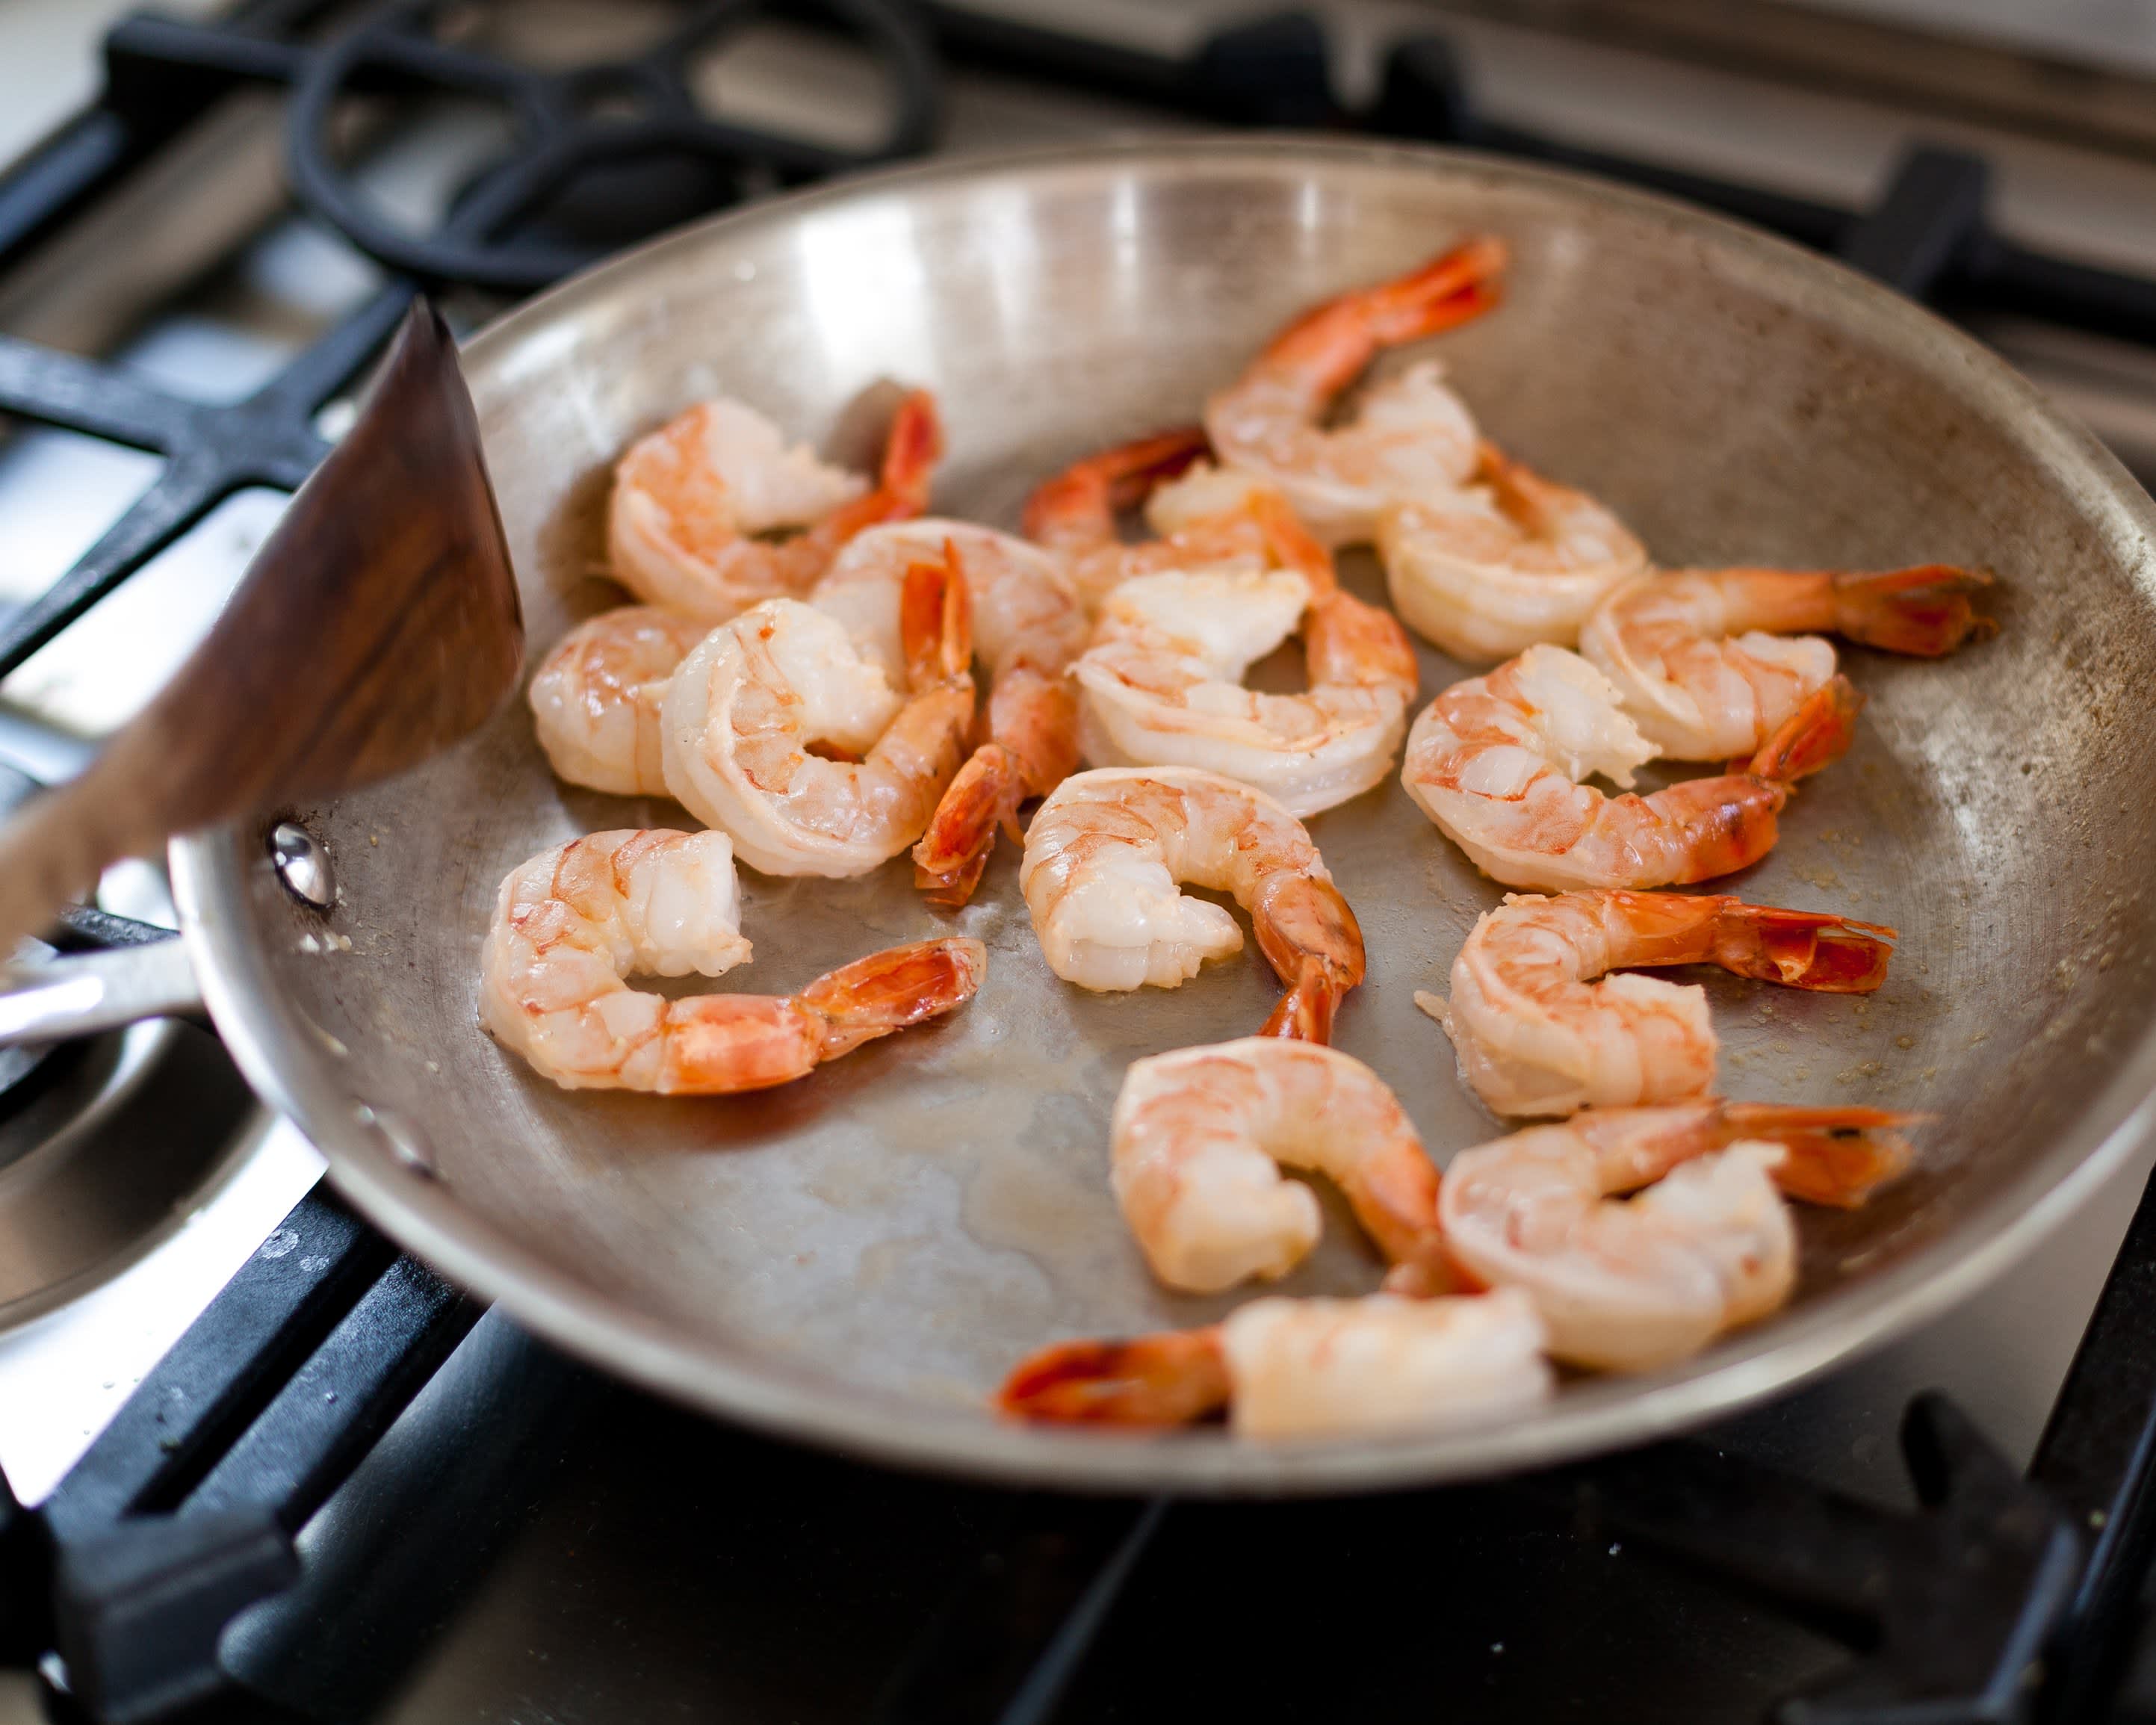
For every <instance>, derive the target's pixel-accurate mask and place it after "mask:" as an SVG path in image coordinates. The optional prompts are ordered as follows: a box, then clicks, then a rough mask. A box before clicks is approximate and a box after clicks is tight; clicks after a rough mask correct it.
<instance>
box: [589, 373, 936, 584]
mask: <svg viewBox="0 0 2156 1725" xmlns="http://www.w3.org/2000/svg"><path fill="white" fill-rule="evenodd" d="M942 449H943V433H942V427H941V426H940V425H939V424H938V423H937V418H936V398H934V397H933V396H932V395H930V394H929V393H927V391H926V390H916V391H915V392H914V393H912V394H911V395H909V396H907V397H906V399H905V400H904V401H903V402H901V403H900V405H899V408H898V412H897V413H896V415H895V416H894V417H893V418H892V420H891V431H890V433H889V435H888V437H887V439H886V440H885V444H884V454H883V470H882V472H881V474H880V476H879V483H878V484H877V485H876V488H875V490H869V489H868V487H867V485H865V482H864V481H863V480H861V479H860V476H859V475H855V474H851V473H848V472H846V471H844V470H843V469H840V468H836V467H832V466H829V465H827V464H825V463H824V462H823V461H820V460H819V459H817V458H816V455H815V453H814V451H813V450H812V449H809V448H808V445H807V444H794V445H793V447H792V448H790V449H789V448H788V447H787V444H786V439H785V434H783V432H781V431H780V430H779V429H778V427H777V426H775V425H773V424H772V423H771V422H770V421H769V420H768V419H767V418H764V417H763V416H762V414H761V413H757V411H756V410H755V409H754V408H749V407H746V406H744V405H743V404H742V403H740V402H737V401H731V400H719V401H711V402H706V403H702V404H701V406H698V407H693V408H690V409H689V411H688V412H686V413H683V414H681V415H680V417H679V418H675V419H673V420H670V421H669V422H668V423H667V424H665V425H662V426H661V427H660V429H658V430H656V431H654V432H653V433H652V434H650V435H649V437H646V438H644V439H641V440H640V441H639V442H638V443H636V444H632V445H631V446H630V449H629V453H628V454H625V455H624V456H623V457H622V458H621V462H620V465H619V466H617V467H616V468H615V470H614V485H613V498H612V501H610V503H609V504H608V510H607V554H608V559H609V560H610V562H612V564H613V575H614V578H615V579H616V580H617V581H619V582H620V583H621V584H622V585H623V586H624V587H626V588H629V591H630V592H631V593H634V594H636V595H637V597H638V598H642V599H646V600H649V602H650V603H653V604H654V605H664V606H666V607H667V608H670V609H672V610H675V611H682V612H685V613H687V614H689V615H690V616H692V617H701V618H702V619H704V620H705V621H706V623H707V624H714V623H723V622H725V621H726V619H728V618H730V617H732V616H734V615H736V614H737V613H739V612H741V611H743V610H745V609H747V608H748V607H749V606H751V605H753V604H755V603H757V602H758V601H759V600H762V599H767V598H778V597H788V598H800V597H801V596H802V595H803V594H804V593H807V592H808V589H809V588H811V587H813V586H814V585H815V583H816V580H817V578H818V577H819V576H820V575H822V574H823V572H824V570H825V568H826V567H829V564H830V562H831V559H832V558H833V557H834V556H835V555H837V553H838V552H839V547H842V546H844V544H845V542H847V541H848V540H849V539H850V538H852V537H853V536H854V535H855V534H856V533H858V532H860V531H861V530H862V529H863V528H864V527H869V526H874V525H875V523H876V522H878V521H895V520H901V519H903V518H904V517H906V516H916V515H919V514H920V513H921V511H922V510H923V509H924V508H926V507H927V503H928V483H929V480H930V477H931V475H932V474H933V472H934V470H935V466H936V460H937V457H938V456H939V455H940V454H942Z"/></svg>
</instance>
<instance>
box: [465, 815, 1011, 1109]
mask: <svg viewBox="0 0 2156 1725" xmlns="http://www.w3.org/2000/svg"><path fill="white" fill-rule="evenodd" d="M748 956H749V943H748V942H747V941H745V940H743V939H742V936H741V928H740V904H739V901H738V899H737V896H736V893H735V882H734V864H733V851H732V848H731V846H730V845H728V843H727V841H726V834H724V833H716V832H704V833H673V832H663V831H655V832H613V833H593V834H591V835H590V836H589V837H588V838H583V839H571V840H570V841H569V842H568V843H567V844H566V845H557V846H555V847H554V849H552V850H547V851H542V852H541V853H540V854H539V855H537V856H535V857H533V858H532V859H531V860H530V861H528V862H526V863H525V864H523V865H521V866H520V867H518V868H516V869H514V870H511V872H510V875H509V876H508V878H507V879H506V880H504V881H503V882H502V883H501V894H500V899H499V901H497V903H496V905H495V913H494V922H493V923H492V924H491V925H490V927H489V928H488V930H487V935H486V944H485V948H484V950H483V952H482V956H481V957H480V1013H481V1015H482V1017H483V1018H484V1019H485V1023H486V1026H487V1028H488V1029H490V1030H491V1031H492V1032H493V1033H494V1034H495V1038H496V1039H497V1040H499V1041H500V1042H501V1043H502V1044H503V1045H504V1046H506V1047H508V1048H512V1049H514V1050H516V1052H517V1053H519V1054H521V1055H523V1056H524V1058H525V1059H526V1060H528V1061H530V1062H531V1065H532V1067H533V1069H534V1070H536V1071H538V1072H539V1073H540V1074H541V1075H542V1076H545V1077H547V1078H551V1079H552V1080H553V1081H554V1082H555V1083H557V1084H558V1085H560V1086H562V1087H563V1088H564V1089H566V1090H586V1089H598V1090H640V1091H658V1092H660V1094H662V1095H669V1096H711V1095H719V1094H724V1093H727V1092H731V1091H749V1090H762V1089H764V1088H766V1087H767V1086H771V1085H774V1084H784V1083H786V1082H787V1081H788V1080H790V1079H795V1078H799V1077H802V1076H804V1075H805V1074H807V1073H808V1072H810V1071H813V1070H814V1069H815V1068H816V1067H817V1066H819V1065H822V1064H823V1063H824V1061H826V1060H836V1059H837V1058H838V1057H839V1055H843V1054H847V1053H850V1052H851V1051H852V1050H854V1049H856V1048H858V1047H860V1045H861V1044H862V1043H864V1042H867V1041H869V1040H872V1039H873V1038H875V1037H878V1036H887V1035H889V1034H891V1032H892V1031H894V1030H901V1029H905V1028H906V1026H907V1025H909V1024H920V1023H921V1022H922V1021H923V1020H924V1019H932V1018H938V1017H941V1016H942V1014H945V1013H947V1012H951V1011H952V1010H954V1009H957V1007H960V1006H962V1005H963V1004H965V1003H966V1002H967V1001H968V1000H969V999H972V998H973V991H974V990H975V989H976V988H978V987H979V986H980V982H981V978H982V975H983V973H984V972H985V970H986V968H987V965H988V953H987V950H986V948H984V947H983V946H982V945H981V944H980V942H978V941H969V940H942V941H921V942H916V943H914V944H913V945H911V946H905V947H892V948H891V949H890V950H889V951H887V952H876V953H872V954H870V956H869V957H865V958H860V959H857V960H855V962H854V963H851V964H849V965H846V966H844V968H841V969H839V970H834V971H833V972H831V973H830V974H829V975H828V976H824V977H819V978H817V980H816V981H814V982H813V983H810V984H809V985H808V987H807V988H803V990H802V991H801V992H800V993H798V994H792V995H769V994H692V995H690V996H689V997H687V998H686V999H680V1000H667V999H663V998H661V997H660V996H659V995H657V994H647V993H643V992H642V991H640V990H639V989H635V988H630V987H629V984H628V983H627V981H626V980H625V978H628V977H629V976H632V975H650V976H687V975H690V973H696V974H698V975H702V976H720V975H722V974H724V973H726V971H728V970H730V969H731V968H733V967H734V966H735V965H737V964H741V963H746V962H747V958H748Z"/></svg>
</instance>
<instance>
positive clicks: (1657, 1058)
mask: <svg viewBox="0 0 2156 1725" xmlns="http://www.w3.org/2000/svg"><path fill="white" fill-rule="evenodd" d="M1893 939H1894V931H1893V930H1892V929H1891V928H1885V927H1881V926H1880V925H1878V924H1876V923H1872V922H1852V921H1851V920H1850V919H1849V918H1847V917H1844V916H1826V915H1823V914H1821V913H1819V912H1816V911H1784V910H1776V909H1773V908H1771V907H1769V906H1764V905H1748V904H1746V903H1744V902H1743V901H1742V900H1740V899H1736V898H1732V897H1729V896H1727V895H1723V894H1712V893H1700V894H1690V895H1687V894H1680V893H1659V892H1568V893H1564V894H1562V895H1560V896H1558V897H1555V898H1542V897H1537V896H1523V895H1521V894H1517V893H1508V894H1507V896H1506V898H1505V902H1504V903H1503V904H1501V905H1500V906H1498V907H1497V908H1496V910H1494V911H1486V912H1485V913H1484V914H1483V916H1481V919H1480V920H1479V921H1477V922H1476V925H1475V927H1473V928H1472V929H1471V930H1470V931H1469V932H1468V936H1467V939H1466V943H1465V944H1463V945H1462V946H1461V947H1460V955H1459V957H1456V958H1455V959H1454V960H1453V962H1452V999H1451V1001H1450V1004H1447V1003H1445V1002H1444V1001H1441V1000H1439V999H1437V998H1436V997H1435V995H1431V994H1418V995H1416V996H1415V1004H1417V1005H1418V1006H1420V1007H1421V1008H1422V1009H1424V1011H1425V1012H1428V1013H1429V1014H1430V1015H1431V1016H1432V1017H1434V1018H1435V1019H1437V1020H1438V1022H1439V1023H1440V1024H1443V1025H1444V1026H1445V1034H1448V1035H1449V1036H1450V1037H1451V1039H1452V1045H1453V1047H1454V1048H1455V1050H1457V1051H1458V1054H1459V1056H1460V1072H1461V1074H1462V1076H1465V1077H1466V1080H1467V1081H1468V1083H1469V1084H1471V1086H1474V1089H1475V1091H1476V1094H1477V1095H1478V1096H1481V1098H1482V1100H1483V1101H1485V1102H1486V1103H1487V1104H1489V1106H1491V1108H1492V1109H1494V1110H1496V1112H1498V1113H1500V1114H1570V1113H1573V1111H1576V1110H1578V1109H1581V1108H1609V1107H1629V1106H1633V1105H1635V1104H1637V1103H1642V1102H1665V1101H1678V1100H1681V1098H1683V1097H1686V1096H1699V1095H1702V1094H1703V1093H1704V1092H1705V1091H1707V1090H1708V1089H1709V1088H1711V1087H1712V1085H1713V1082H1714V1066H1715V1059H1716V1055H1717V1051H1718V1048H1719V1044H1718V1043H1717V1040H1716V1037H1715V1034H1714V1025H1713V1024H1712V1021H1711V1020H1710V1019H1709V1017H1708V1014H1707V991H1706V990H1705V989H1703V988H1698V987H1697V986H1693V985H1683V986H1680V985H1679V984H1676V983H1666V982H1663V981H1661V979H1660V978H1655V977H1644V976H1632V975H1624V976H1612V977H1610V978H1609V980H1608V981H1606V982H1603V983H1595V982H1594V981H1592V980H1591V979H1592V978H1596V977H1599V976H1602V975H1604V974H1605V973H1608V972H1610V971H1617V970H1625V969H1628V968H1641V967H1652V966H1657V965H1666V964H1718V965H1720V966H1721V967H1722V968H1723V969H1724V970H1727V971H1733V972H1734V973H1736V974H1738V976H1748V977H1756V978H1759V979H1760V980H1762V981H1763V982H1769V983H1781V984H1782V985H1783V986H1784V988H1808V989H1810V990H1812V991H1813V992H1815V993H1830V994H1868V993H1871V992H1872V991H1873V990H1874V989H1876V988H1878V986H1879V985H1880V984H1881V983H1883V982H1884V981H1886V963H1887V960H1888V959H1889V958H1890V957H1892V952H1893V948H1892V941H1893Z"/></svg>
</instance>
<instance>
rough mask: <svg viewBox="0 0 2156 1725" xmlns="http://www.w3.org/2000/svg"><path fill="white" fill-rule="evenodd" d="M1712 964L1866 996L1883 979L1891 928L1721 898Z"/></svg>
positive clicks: (1815, 989)
mask: <svg viewBox="0 0 2156 1725" xmlns="http://www.w3.org/2000/svg"><path fill="white" fill-rule="evenodd" d="M1718 920H1719V924H1720V927H1719V928H1718V929H1717V940H1716V943H1715V953H1714V960H1715V963H1717V964H1719V965H1721V966H1722V968H1724V969H1725V970H1732V971H1735V972H1736V973H1738V975H1739V976H1751V977H1758V978H1761V979H1762V980H1763V981H1765V982H1770V983H1781V984H1782V985H1783V987H1784V988H1809V989H1810V990H1811V991H1812V992H1813V993H1820V994H1869V993H1871V992H1872V991H1873V990H1874V989H1876V988H1878V987H1879V985H1880V984H1881V983H1883V982H1885V981H1886V964H1887V961H1888V960H1889V959H1891V958H1892V957H1893V956H1894V944H1893V943H1894V941H1895V939H1896V935H1895V932H1894V931H1893V930H1892V929H1891V928H1888V927H1886V926H1885V925H1884V924H1882V923H1877V922H1855V921H1852V920H1851V918H1849V917H1846V916H1828V915H1826V914H1825V913H1824V912H1822V911H1784V910H1777V909H1775V908H1774V907H1773V906H1768V905H1748V904H1745V903H1743V902H1742V901H1739V900H1737V899H1730V900H1728V901H1726V902H1725V903H1724V904H1723V906H1722V911H1721V915H1720V917H1719V919H1718Z"/></svg>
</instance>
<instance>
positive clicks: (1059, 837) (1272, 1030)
mask: <svg viewBox="0 0 2156 1725" xmlns="http://www.w3.org/2000/svg"><path fill="white" fill-rule="evenodd" d="M1018 879H1019V890H1020V891H1023V892H1024V894H1025V902H1026V908H1027V909H1028V910H1029V911H1031V913H1032V916H1033V929H1034V933H1035V934H1037V935H1038V936H1039V937H1040V947H1041V951H1042V952H1045V954H1046V955H1047V957H1048V967H1049V968H1050V969H1051V970H1053V971H1054V972H1055V973H1056V975H1058V976H1060V977H1061V978H1063V979H1064V980H1065V982H1070V983H1077V984H1078V985H1079V986H1080V987H1081V988H1096V989H1099V990H1101V991H1102V992H1103V993H1107V992H1112V991H1116V990H1120V989H1127V988H1141V987H1143V986H1145V985H1146V984H1147V983H1150V984H1151V985H1152V986H1153V987H1155V988H1177V987H1179V986H1180V985H1181V984H1182V983H1183V982H1185V981H1186V980H1188V978H1191V977H1193V976H1195V975H1197V974H1198V970H1199V966H1200V965H1202V964H1203V963H1204V962H1205V961H1206V960H1207V959H1208V958H1222V957H1226V956H1227V955H1228V954H1229V953H1230V952H1240V951H1241V950H1242V946H1243V932H1242V930H1241V929H1240V928H1238V927H1236V926H1235V918H1234V917H1233V916H1229V914H1228V913H1227V911H1224V910H1222V909H1221V908H1220V907H1219V906H1218V905H1215V904H1210V903H1209V902H1207V901H1205V900H1204V899H1199V898H1187V897H1185V896H1183V894H1181V893H1179V892H1178V891H1176V883H1177V882H1178V881H1179V880H1180V881H1188V883H1189V884H1190V885H1192V886H1202V887H1204V888H1206V889H1208V890H1209V891H1215V892H1229V893H1233V894H1234V895H1235V902H1236V903H1238V904H1240V906H1242V907H1243V908H1244V909H1245V910H1246V911H1249V912H1250V922H1251V926H1252V927H1254V928H1255V930H1256V932H1257V937H1258V947H1259V950H1260V951H1261V952H1264V954H1265V958H1266V961H1267V962H1268V963H1270V965H1271V966H1272V968H1273V971H1274V973H1275V974H1276V975H1277V976H1278V977H1279V978H1280V979H1281V981H1282V982H1283V983H1286V984H1287V985H1288V992H1287V993H1286V995H1285V996H1283V997H1282V999H1281V1004H1280V1005H1279V1006H1278V1007H1277V1008H1276V1009H1275V1010H1274V1012H1273V1014H1272V1016H1271V1017H1270V1018H1269V1019H1266V1021H1265V1034H1268V1035H1284V1036H1300V1037H1301V1038H1303V1039H1304V1040H1308V1041H1313V1042H1323V1041H1325V1040H1327V1037H1328V1036H1329V1035H1330V1034H1331V1033H1332V1015H1333V1013H1334V1011H1335V1010H1336V1009H1337V1007H1338V1005H1339V1003H1340V1000H1341V999H1342V996H1344V995H1345V994H1346V993H1347V991H1348V990H1349V989H1350V988H1353V987H1354V986H1355V985H1356V984H1357V983H1359V982H1361V981H1362V980H1363V931H1362V930H1361V928H1360V927H1358V926H1357V924H1356V922H1355V913H1354V912H1353V911H1351V910H1349V909H1348V908H1347V900H1345V899H1343V898H1342V897H1341V896H1340V894H1339V891H1338V890H1337V888H1336V887H1335V886H1333V885H1332V876H1331V875H1328V874H1327V872H1326V870H1325V860H1324V859H1323V858H1322V857H1321V856H1320V855H1318V854H1317V846H1316V845H1313V844H1312V843H1311V842H1310V834H1308V833H1307V832H1306V831H1305V830H1304V829H1303V825H1302V823H1301V821H1299V820H1297V819H1296V818H1295V817H1294V816H1293V815H1291V814H1289V813H1288V812H1287V811H1286V809H1283V808H1281V806H1280V804H1279V803H1276V802H1274V801H1273V800H1272V798H1270V797H1268V796H1266V795H1265V794H1264V793H1262V792H1260V791H1254V790H1252V789H1251V788H1250V787H1249V786H1248V785H1242V784H1238V783H1235V781H1234V780H1233V779H1228V778H1221V777H1220V776H1219V774H1218V773H1201V772H1199V771H1198V770H1197V769H1196V768H1189V767H1152V768H1099V769H1096V771H1094V772H1091V773H1074V774H1073V775H1072V776H1071V777H1070V778H1066V779H1065V780H1064V781H1063V783H1061V784H1060V785H1059V786H1057V787H1056V788H1055V791H1054V792H1053V793H1051V794H1050V797H1049V798H1048V800H1047V801H1046V802H1045V803H1042V804H1041V805H1040V807H1039V809H1037V810H1036V811H1034V817H1033V822H1032V824H1031V825H1030V826H1029V827H1028V828H1027V829H1026V834H1025V860H1024V862H1023V863H1022V864H1021V865H1019V877H1018Z"/></svg>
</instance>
